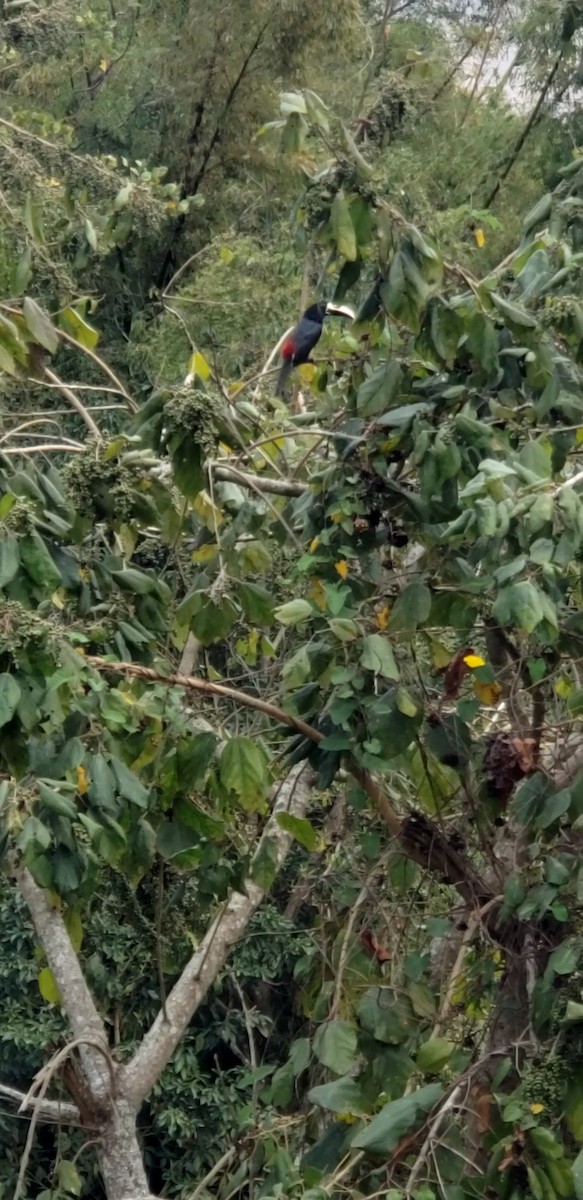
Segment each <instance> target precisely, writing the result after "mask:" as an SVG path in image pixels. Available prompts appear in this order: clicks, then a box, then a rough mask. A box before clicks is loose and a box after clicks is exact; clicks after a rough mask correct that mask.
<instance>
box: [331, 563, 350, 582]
mask: <svg viewBox="0 0 583 1200" xmlns="http://www.w3.org/2000/svg"><path fill="white" fill-rule="evenodd" d="M334 570H335V571H337V572H338V574H339V576H340V578H341V579H346V577H347V576H348V575H349V573H350V567H349V566H348V563H347V562H346V559H345V558H341V559H340V560H339V561H338V562H337V563H334Z"/></svg>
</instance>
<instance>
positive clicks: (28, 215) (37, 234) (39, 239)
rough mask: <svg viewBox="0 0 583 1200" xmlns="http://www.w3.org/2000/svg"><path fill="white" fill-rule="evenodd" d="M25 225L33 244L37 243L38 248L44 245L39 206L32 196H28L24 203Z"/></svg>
mask: <svg viewBox="0 0 583 1200" xmlns="http://www.w3.org/2000/svg"><path fill="white" fill-rule="evenodd" d="M24 224H25V225H26V228H27V230H28V232H29V234H30V236H31V238H32V240H33V242H36V243H37V245H38V246H42V245H44V241H45V235H44V230H43V226H42V220H41V215H40V212H39V208H38V205H37V204H36V203H35V201H34V200H33V198H32V196H31V195H28V196H27V197H26V200H25V201H24Z"/></svg>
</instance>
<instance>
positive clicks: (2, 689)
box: [0, 674, 22, 728]
mask: <svg viewBox="0 0 583 1200" xmlns="http://www.w3.org/2000/svg"><path fill="white" fill-rule="evenodd" d="M21 695H22V693H21V691H20V688H19V686H18V684H17V682H16V680H15V679H14V678H13V677H12V675H8V674H3V675H0V728H1V727H2V726H3V725H7V724H8V722H9V721H11V720H12V718H13V716H14V714H15V712H16V709H17V707H18V704H19V702H20V697H21Z"/></svg>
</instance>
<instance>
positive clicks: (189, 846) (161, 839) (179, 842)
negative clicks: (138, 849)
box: [156, 821, 200, 859]
mask: <svg viewBox="0 0 583 1200" xmlns="http://www.w3.org/2000/svg"><path fill="white" fill-rule="evenodd" d="M199 845H200V833H198V832H197V831H196V830H193V829H191V828H190V826H189V825H184V824H183V823H182V821H163V822H162V824H161V825H160V826H159V827H158V832H157V834H156V849H157V851H158V854H161V855H162V858H166V859H172V858H176V856H177V855H179V854H186V853H187V852H188V851H189V850H193V849H196V848H197V847H198V846H199Z"/></svg>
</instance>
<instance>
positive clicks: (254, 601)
mask: <svg viewBox="0 0 583 1200" xmlns="http://www.w3.org/2000/svg"><path fill="white" fill-rule="evenodd" d="M237 599H238V601H239V603H240V605H241V608H242V609H243V612H244V613H245V616H246V617H247V620H248V621H251V622H252V623H253V624H254V625H271V623H272V621H273V597H272V596H270V594H269V592H268V591H266V590H265V588H262V587H260V586H259V584H257V583H241V584H239V587H238V588H237Z"/></svg>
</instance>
